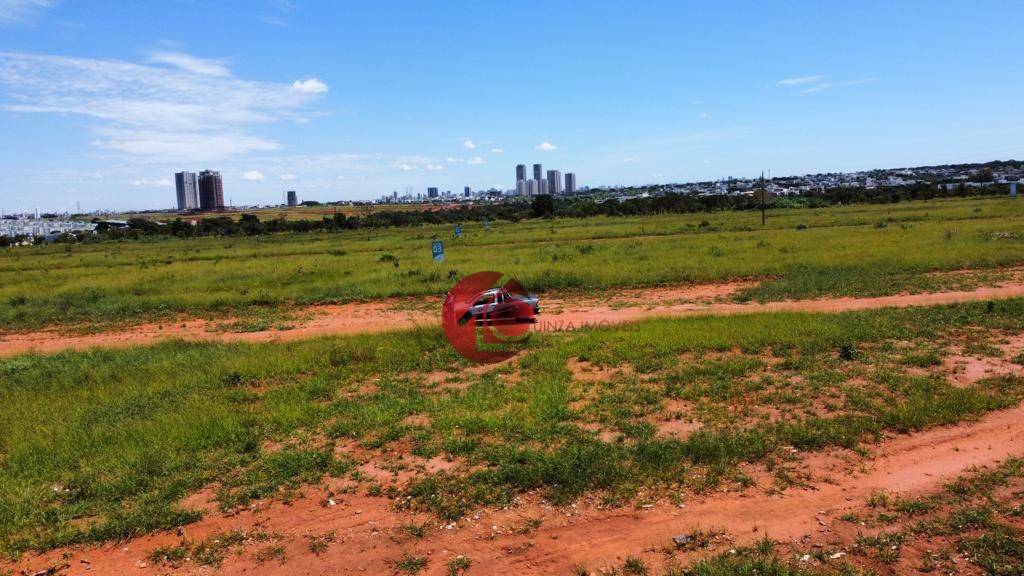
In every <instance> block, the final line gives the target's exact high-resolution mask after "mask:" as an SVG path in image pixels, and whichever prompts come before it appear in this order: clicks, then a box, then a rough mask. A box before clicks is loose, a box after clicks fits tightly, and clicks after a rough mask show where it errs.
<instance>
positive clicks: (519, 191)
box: [516, 180, 529, 196]
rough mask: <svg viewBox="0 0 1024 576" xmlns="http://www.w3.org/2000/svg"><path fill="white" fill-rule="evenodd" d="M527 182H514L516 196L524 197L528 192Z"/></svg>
mask: <svg viewBox="0 0 1024 576" xmlns="http://www.w3.org/2000/svg"><path fill="white" fill-rule="evenodd" d="M527 182H529V180H516V196H526V195H527V194H528V193H529V191H528V190H527V189H526V186H527V184H526V183H527Z"/></svg>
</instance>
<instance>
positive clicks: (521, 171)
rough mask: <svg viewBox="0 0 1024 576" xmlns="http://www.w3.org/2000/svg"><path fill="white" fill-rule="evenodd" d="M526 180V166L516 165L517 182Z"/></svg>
mask: <svg viewBox="0 0 1024 576" xmlns="http://www.w3.org/2000/svg"><path fill="white" fill-rule="evenodd" d="M520 180H526V164H516V182H519V181H520Z"/></svg>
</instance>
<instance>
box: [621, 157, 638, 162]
mask: <svg viewBox="0 0 1024 576" xmlns="http://www.w3.org/2000/svg"><path fill="white" fill-rule="evenodd" d="M622 161H623V162H627V163H628V162H635V161H636V158H634V157H633V156H626V157H625V158H623V159H622Z"/></svg>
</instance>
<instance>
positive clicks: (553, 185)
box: [548, 170, 562, 195]
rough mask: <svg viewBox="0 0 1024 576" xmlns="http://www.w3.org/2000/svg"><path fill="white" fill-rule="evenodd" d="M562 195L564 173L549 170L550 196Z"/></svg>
mask: <svg viewBox="0 0 1024 576" xmlns="http://www.w3.org/2000/svg"><path fill="white" fill-rule="evenodd" d="M561 193H562V173H561V172H560V171H558V170H548V194H555V195H558V194H561Z"/></svg>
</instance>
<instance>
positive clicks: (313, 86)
mask: <svg viewBox="0 0 1024 576" xmlns="http://www.w3.org/2000/svg"><path fill="white" fill-rule="evenodd" d="M327 90H328V88H327V84H325V83H324V81H323V80H321V79H319V78H309V79H307V80H303V81H301V82H300V81H298V80H296V81H295V82H292V92H300V93H302V94H323V93H324V92H327Z"/></svg>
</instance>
